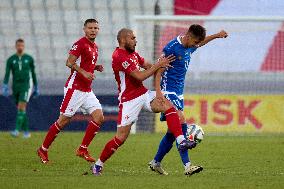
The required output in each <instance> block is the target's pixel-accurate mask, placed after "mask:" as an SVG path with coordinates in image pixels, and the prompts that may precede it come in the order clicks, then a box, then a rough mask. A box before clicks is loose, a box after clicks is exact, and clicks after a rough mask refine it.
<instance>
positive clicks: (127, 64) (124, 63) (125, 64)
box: [122, 61, 130, 69]
mask: <svg viewBox="0 0 284 189" xmlns="http://www.w3.org/2000/svg"><path fill="white" fill-rule="evenodd" d="M129 65H130V64H129V63H128V62H127V61H125V62H122V66H123V67H124V69H127V68H128V66H129Z"/></svg>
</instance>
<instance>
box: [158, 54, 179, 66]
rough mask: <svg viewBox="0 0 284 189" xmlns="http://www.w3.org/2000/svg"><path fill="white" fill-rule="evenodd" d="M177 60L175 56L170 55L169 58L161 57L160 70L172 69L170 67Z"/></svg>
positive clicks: (159, 61) (159, 60)
mask: <svg viewBox="0 0 284 189" xmlns="http://www.w3.org/2000/svg"><path fill="white" fill-rule="evenodd" d="M175 60H176V57H175V56H174V55H172V54H171V55H169V56H167V57H165V56H161V57H160V58H159V59H158V62H157V64H158V66H159V67H160V68H167V67H172V66H171V65H170V63H171V62H173V61H175Z"/></svg>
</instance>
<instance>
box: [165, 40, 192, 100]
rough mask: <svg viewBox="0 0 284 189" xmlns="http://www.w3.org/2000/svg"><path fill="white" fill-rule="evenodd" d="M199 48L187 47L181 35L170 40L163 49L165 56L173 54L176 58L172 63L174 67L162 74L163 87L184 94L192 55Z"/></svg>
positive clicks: (168, 90)
mask: <svg viewBox="0 0 284 189" xmlns="http://www.w3.org/2000/svg"><path fill="white" fill-rule="evenodd" d="M196 49H197V48H196V47H193V48H186V47H184V46H183V45H182V43H181V41H180V36H178V37H176V38H175V39H173V40H172V41H170V42H169V43H168V44H167V45H166V46H165V47H164V49H163V52H164V54H165V56H169V55H171V54H173V55H174V56H175V57H176V60H175V61H174V62H172V63H171V65H172V66H173V68H167V69H166V70H165V72H164V73H163V74H162V79H161V89H162V91H164V92H170V93H171V94H176V95H177V96H181V95H183V89H184V81H185V75H186V72H187V69H188V65H189V63H190V56H191V53H193V52H194V51H195V50H196Z"/></svg>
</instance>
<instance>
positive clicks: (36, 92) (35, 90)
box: [32, 85, 39, 98]
mask: <svg viewBox="0 0 284 189" xmlns="http://www.w3.org/2000/svg"><path fill="white" fill-rule="evenodd" d="M32 96H33V98H36V97H38V96H39V89H38V87H37V85H35V86H34V92H33V95H32Z"/></svg>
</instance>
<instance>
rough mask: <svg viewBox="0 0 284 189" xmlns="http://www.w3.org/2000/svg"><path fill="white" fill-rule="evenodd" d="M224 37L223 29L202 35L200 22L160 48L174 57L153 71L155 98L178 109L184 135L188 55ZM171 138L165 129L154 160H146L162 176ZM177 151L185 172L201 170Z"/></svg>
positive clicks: (164, 173) (172, 139) (182, 153)
mask: <svg viewBox="0 0 284 189" xmlns="http://www.w3.org/2000/svg"><path fill="white" fill-rule="evenodd" d="M227 36H228V35H227V33H226V32H225V31H224V30H222V31H220V32H219V33H216V34H214V35H210V36H206V30H205V28H204V27H202V26H201V25H197V24H194V25H191V26H190V27H189V29H188V31H187V32H186V34H185V35H183V36H178V37H176V38H174V39H173V40H172V41H170V42H169V43H168V44H167V45H166V46H165V47H164V49H163V53H164V55H165V56H168V55H170V54H173V55H174V56H175V57H176V60H175V61H174V62H172V64H171V66H172V67H169V68H166V69H164V70H159V71H157V73H156V77H155V79H156V80H155V87H156V91H157V97H160V99H163V98H166V99H168V100H169V101H171V102H172V104H173V105H174V106H175V108H176V109H177V110H178V113H179V117H180V122H181V126H182V130H183V134H184V135H185V133H186V129H187V124H186V121H185V118H184V114H183V107H184V102H183V89H184V82H185V75H186V72H187V70H188V66H189V64H190V59H191V54H192V53H193V52H195V51H196V49H197V48H199V47H201V46H203V45H205V44H207V43H208V42H210V41H212V40H214V39H217V38H226V37H227ZM157 88H158V89H157ZM159 91H161V92H159ZM160 119H161V121H165V116H164V115H163V114H161V118H160ZM174 141H175V138H174V136H173V134H172V133H170V132H169V131H167V133H166V134H165V136H164V137H163V138H162V140H161V142H160V145H159V148H158V151H157V153H156V155H155V157H154V159H153V160H152V161H151V162H150V163H149V167H150V168H151V170H153V171H155V172H157V173H159V174H163V175H167V174H168V173H167V172H166V171H165V170H164V169H163V168H162V167H161V161H162V160H163V158H164V156H165V155H166V154H167V153H168V152H169V151H170V150H171V148H172V146H173V142H174ZM179 154H180V157H181V160H182V162H183V165H184V169H185V171H184V174H185V175H192V174H194V173H198V172H200V171H202V170H203V168H202V167H201V166H194V165H192V164H191V163H190V160H189V156H188V151H183V152H182V151H179Z"/></svg>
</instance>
